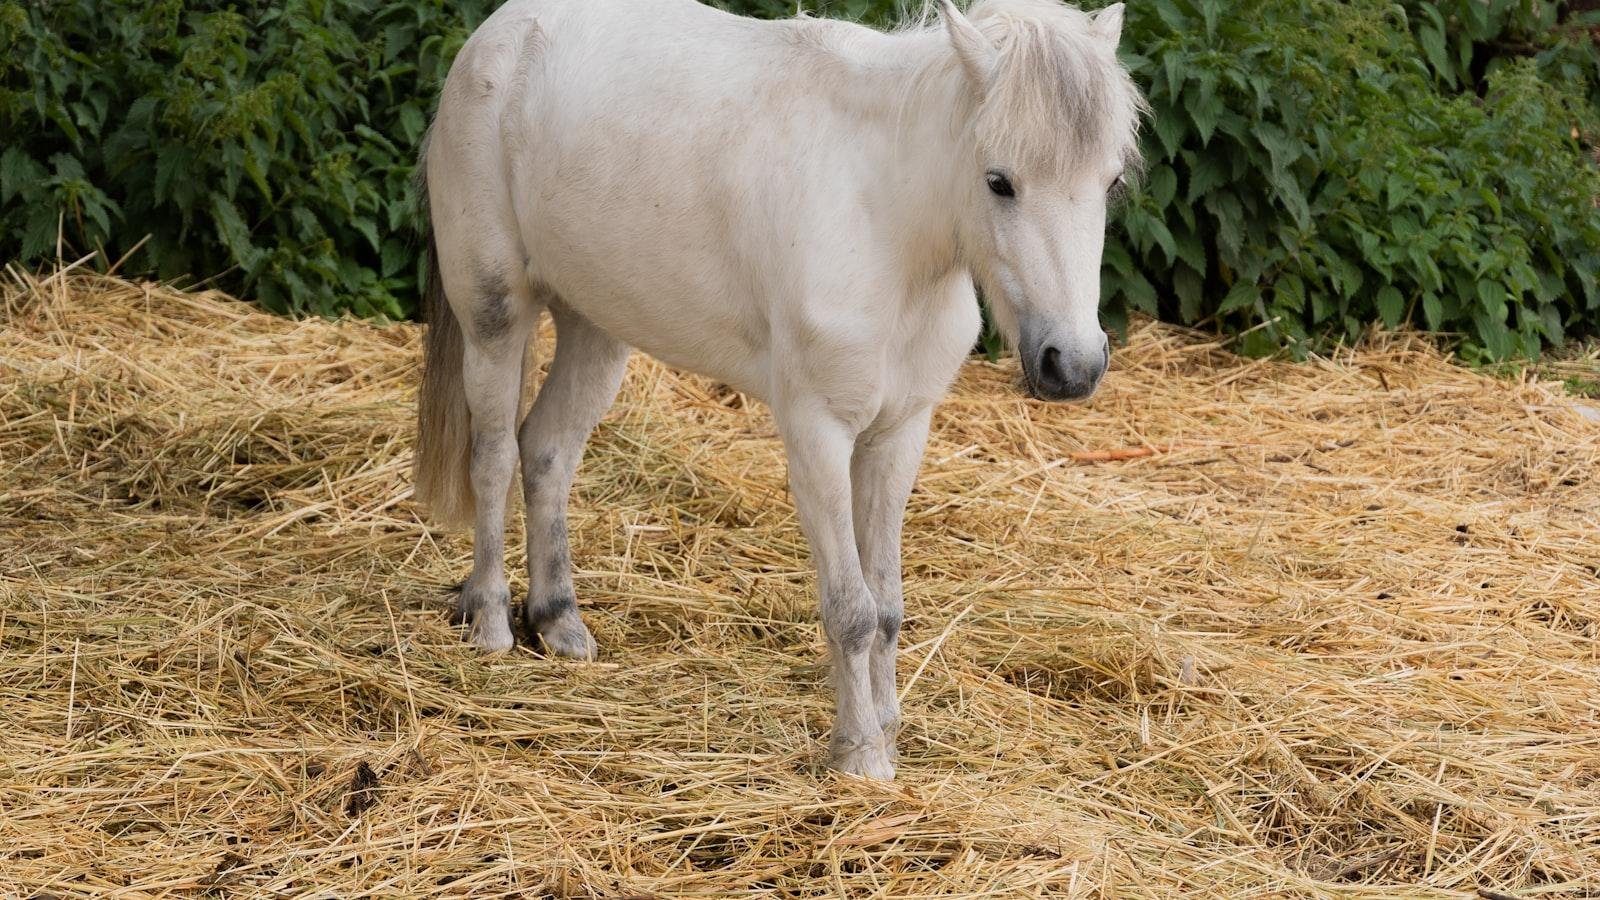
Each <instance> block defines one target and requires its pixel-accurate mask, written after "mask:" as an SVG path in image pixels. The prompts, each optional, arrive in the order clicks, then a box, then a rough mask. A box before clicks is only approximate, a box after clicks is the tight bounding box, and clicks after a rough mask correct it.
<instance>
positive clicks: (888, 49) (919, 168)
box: [807, 21, 981, 284]
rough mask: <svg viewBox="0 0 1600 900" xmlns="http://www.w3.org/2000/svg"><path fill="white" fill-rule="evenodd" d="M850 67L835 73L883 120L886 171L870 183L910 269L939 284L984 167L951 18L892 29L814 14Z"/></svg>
mask: <svg viewBox="0 0 1600 900" xmlns="http://www.w3.org/2000/svg"><path fill="white" fill-rule="evenodd" d="M807 24H810V25H814V26H820V27H819V30H818V35H817V36H818V37H820V38H822V40H821V43H822V44H823V46H825V47H826V48H827V50H828V55H829V56H830V57H832V59H833V61H834V62H835V63H836V64H838V65H839V66H840V67H841V70H842V71H841V72H840V73H839V74H840V76H841V77H838V78H830V79H827V80H828V81H832V82H833V83H834V84H835V85H836V86H837V87H838V88H839V89H841V90H846V91H849V92H850V103H851V105H852V106H853V107H855V108H857V109H860V110H861V111H862V113H863V115H864V118H865V119H866V122H865V123H864V124H866V125H867V127H870V128H877V129H880V130H881V133H880V134H879V136H878V137H879V138H880V139H879V140H877V141H874V142H872V144H873V145H874V146H876V147H878V148H879V150H878V152H879V153H881V154H882V156H881V158H877V159H874V160H873V164H874V165H876V166H878V167H879V170H880V171H881V176H880V177H877V178H875V179H874V181H873V184H872V186H871V187H870V188H869V190H871V191H874V192H875V193H876V196H873V197H872V198H871V202H872V205H873V208H874V209H876V210H878V211H879V212H880V213H881V214H883V215H884V216H885V217H886V218H887V219H888V221H889V223H890V224H891V227H892V230H893V234H894V241H895V243H896V244H897V245H898V246H897V249H898V251H899V252H900V254H901V256H902V259H903V261H904V262H905V264H906V265H907V267H908V270H909V274H910V275H911V277H912V279H913V280H914V281H916V282H919V283H923V284H931V283H934V282H937V281H940V280H942V279H944V278H945V277H947V276H948V275H949V274H950V273H951V272H952V271H954V270H956V269H962V268H966V267H967V266H966V261H965V260H963V259H962V257H961V241H960V215H961V211H962V210H963V209H965V208H966V206H967V205H968V204H969V203H970V201H971V198H972V194H971V192H972V190H973V185H975V184H980V185H981V180H980V173H978V172H975V171H973V159H974V152H973V149H972V145H971V140H972V137H971V130H970V122H971V119H972V116H973V115H974V114H975V112H976V109H975V107H976V104H977V99H976V96H975V95H974V93H973V90H972V87H971V84H970V83H969V82H968V81H967V78H966V75H965V74H964V72H963V71H962V69H961V67H960V65H959V63H958V62H957V61H956V58H955V56H954V54H953V52H952V50H951V47H950V42H949V39H948V38H947V37H946V36H945V34H944V31H943V29H942V28H930V29H917V30H912V31H904V32H899V33H891V34H883V33H879V32H874V31H870V30H868V29H864V28H859V27H857V26H848V25H845V24H844V23H839V22H826V23H825V22H821V21H812V22H809V23H807Z"/></svg>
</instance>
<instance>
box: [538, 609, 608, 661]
mask: <svg viewBox="0 0 1600 900" xmlns="http://www.w3.org/2000/svg"><path fill="white" fill-rule="evenodd" d="M533 639H534V643H535V645H540V644H542V645H543V646H544V648H545V649H546V650H547V651H549V652H550V653H552V654H554V655H556V656H561V657H565V658H567V659H582V660H589V661H593V660H595V659H597V658H599V656H600V648H599V647H598V646H597V645H596V644H595V642H594V635H592V634H590V633H589V628H588V626H586V625H584V624H583V619H581V618H579V617H578V614H577V613H576V612H569V613H566V614H564V615H561V616H557V617H556V618H554V619H551V620H549V621H547V622H541V623H540V624H539V625H538V626H536V627H535V628H534V629H533Z"/></svg>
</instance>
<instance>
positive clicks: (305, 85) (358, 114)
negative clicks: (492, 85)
mask: <svg viewBox="0 0 1600 900" xmlns="http://www.w3.org/2000/svg"><path fill="white" fill-rule="evenodd" d="M492 5H493V4H492V3H490V2H487V0H480V2H475V0H467V2H459V3H458V2H450V3H446V2H445V0H411V2H407V3H379V2H376V0H287V2H284V3H267V2H260V0H258V2H244V3H238V2H234V3H223V2H180V0H156V2H153V3H151V2H144V0H140V2H133V0H46V2H33V3H27V4H22V3H17V2H6V0H0V48H3V52H0V134H5V135H6V141H5V146H4V149H3V150H0V258H18V259H21V260H23V261H24V262H27V263H34V262H38V261H41V260H43V259H47V258H50V257H53V255H54V252H55V245H56V240H57V230H58V223H59V225H60V230H61V232H62V237H63V238H64V240H65V242H66V244H67V245H68V246H69V247H70V248H72V249H73V251H74V252H86V251H89V250H95V249H100V250H103V251H104V253H103V257H104V258H107V259H115V258H117V257H120V256H122V255H123V254H126V253H129V252H130V251H134V252H133V254H132V256H131V258H130V259H129V260H128V261H127V263H126V268H127V269H129V270H130V271H154V272H155V273H157V274H158V275H160V276H161V277H163V278H168V279H172V278H181V277H186V276H193V275H198V276H207V277H212V276H217V277H218V280H219V281H220V283H222V284H224V285H226V286H228V287H230V288H231V289H233V290H237V291H240V292H242V293H245V294H247V295H249V296H253V297H255V298H257V299H259V300H260V301H261V302H262V303H263V304H264V305H265V306H267V307H268V308H270V309H274V310H279V311H285V312H296V313H321V314H332V313H336V312H340V311H346V310H348V311H352V312H355V313H356V314H358V315H366V316H374V315H381V316H390V317H401V316H404V315H406V314H408V313H409V312H410V311H411V310H412V309H413V307H414V298H415V297H416V295H417V288H416V284H417V270H418V264H417V257H418V254H417V252H416V245H415V239H414V237H413V230H412V228H411V224H412V223H411V216H412V214H413V213H412V211H413V200H412V197H411V196H410V193H409V178H410V173H411V168H412V165H413V163H414V161H415V159H416V150H417V145H418V142H419V141H420V139H421V137H422V134H423V132H424V130H425V128H426V126H427V120H428V115H429V113H430V111H431V108H432V104H433V94H434V93H435V91H436V85H437V84H438V83H439V82H440V81H441V80H442V78H443V75H444V72H445V71H446V69H447V67H448V66H449V63H450V60H451V58H452V57H453V55H454V53H455V50H456V49H457V48H458V47H459V45H460V43H461V41H462V40H464V39H465V37H466V35H467V33H468V32H469V30H470V27H471V25H473V24H475V23H476V21H478V20H480V19H481V18H482V17H483V16H484V15H486V14H487V11H488V9H489V8H490V7H491V6H492ZM147 236H148V240H146V237H147ZM141 242H143V243H142V244H141ZM135 248H137V249H136V250H135Z"/></svg>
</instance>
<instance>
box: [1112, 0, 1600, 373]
mask: <svg viewBox="0 0 1600 900" xmlns="http://www.w3.org/2000/svg"><path fill="white" fill-rule="evenodd" d="M1413 5H1414V6H1415V7H1418V8H1426V13H1425V14H1423V15H1421V17H1420V18H1419V17H1418V16H1417V15H1408V14H1407V10H1406V8H1405V7H1403V6H1400V5H1395V4H1391V3H1386V2H1380V0H1354V2H1338V0H1293V2H1288V0H1243V2H1223V0H1148V2H1145V3H1137V4H1130V6H1129V26H1128V27H1129V34H1130V40H1128V41H1126V42H1125V45H1124V46H1125V48H1126V47H1131V48H1133V52H1131V53H1129V54H1128V57H1127V58H1128V61H1129V64H1130V66H1131V68H1132V69H1133V71H1134V72H1135V73H1136V76H1137V77H1138V78H1139V80H1140V81H1141V83H1142V84H1144V85H1145V87H1146V88H1147V91H1148V95H1149V98H1150V101H1151V105H1152V107H1153V108H1154V115H1153V121H1152V122H1151V125H1152V127H1151V129H1150V140H1149V141H1148V142H1147V149H1148V155H1149V157H1150V159H1151V165H1150V168H1149V170H1148V172H1147V175H1146V177H1145V178H1144V180H1143V183H1142V185H1141V188H1140V190H1138V191H1136V192H1135V193H1134V194H1133V196H1132V197H1131V199H1130V202H1129V203H1128V205H1127V206H1126V208H1125V209H1124V210H1123V211H1122V215H1121V225H1122V228H1121V230H1120V232H1119V233H1117V234H1116V235H1115V237H1114V239H1113V240H1111V241H1110V242H1109V244H1110V246H1108V249H1107V266H1106V276H1105V282H1106V289H1107V290H1106V294H1107V301H1108V303H1107V311H1108V313H1109V314H1110V315H1112V316H1113V317H1115V316H1118V315H1122V314H1125V311H1126V310H1128V309H1137V310H1141V311H1144V312H1148V313H1152V314H1159V315H1162V316H1164V317H1166V318H1170V319H1175V320H1177V321H1180V322H1185V323H1197V322H1202V321H1210V322H1212V323H1215V324H1216V325H1217V326H1219V327H1220V328H1221V329H1222V330H1224V331H1231V332H1243V333H1245V334H1246V339H1245V340H1244V341H1243V344H1244V347H1245V349H1247V350H1255V351H1267V350H1271V349H1274V348H1277V347H1279V346H1288V347H1289V348H1290V349H1292V350H1294V351H1296V352H1303V351H1304V350H1305V349H1306V348H1307V347H1308V346H1310V345H1314V344H1318V343H1323V342H1327V341H1329V340H1339V339H1346V338H1354V337H1356V336H1357V335H1358V334H1359V333H1360V332H1361V331H1362V329H1363V328H1364V327H1365V326H1366V324H1367V323H1370V322H1381V323H1382V324H1384V325H1387V326H1394V325H1396V324H1399V323H1401V322H1404V321H1410V322H1412V323H1414V324H1416V325H1419V326H1422V327H1426V328H1429V329H1432V330H1444V331H1453V332H1460V333H1461V334H1462V335H1463V337H1464V338H1465V347H1466V349H1467V350H1468V351H1469V353H1472V354H1486V355H1488V356H1489V357H1493V358H1499V357H1504V356H1506V355H1509V354H1513V353H1528V354H1532V353H1537V352H1538V350H1539V348H1540V346H1541V342H1543V341H1549V342H1557V341H1560V340H1562V339H1563V337H1564V336H1565V335H1566V334H1567V333H1568V332H1569V331H1593V330H1595V328H1596V326H1597V325H1600V289H1597V285H1596V275H1597V269H1600V214H1597V213H1596V210H1595V208H1594V203H1595V200H1596V198H1597V197H1600V173H1597V171H1596V169H1595V167H1594V166H1593V165H1592V164H1591V163H1590V161H1589V160H1588V159H1587V158H1586V156H1585V150H1584V147H1583V146H1582V144H1581V143H1580V140H1579V135H1580V132H1581V131H1582V130H1586V129H1590V128H1592V127H1593V123H1594V121H1595V115H1594V113H1595V110H1594V108H1593V106H1592V105H1590V104H1589V103H1588V102H1587V100H1586V95H1588V94H1590V93H1592V92H1593V91H1594V89H1595V88H1596V87H1597V86H1600V69H1597V68H1596V66H1597V64H1600V54H1597V53H1596V51H1595V49H1594V47H1593V45H1592V44H1590V43H1587V42H1588V40H1589V35H1588V34H1587V33H1586V32H1582V31H1581V30H1579V29H1580V28H1581V23H1573V25H1572V28H1571V29H1569V32H1566V33H1556V32H1555V31H1554V30H1553V29H1547V30H1546V31H1545V32H1543V33H1542V34H1540V35H1538V36H1537V37H1538V39H1537V40H1535V35H1534V34H1533V33H1531V32H1529V31H1528V29H1529V28H1532V27H1535V26H1541V25H1552V26H1553V20H1552V21H1551V22H1549V23H1543V22H1538V21H1534V20H1532V19H1530V18H1529V17H1528V16H1523V17H1521V18H1519V17H1518V16H1516V15H1512V13H1513V12H1514V11H1515V9H1521V8H1522V6H1519V5H1517V4H1513V3H1508V2H1506V0H1461V2H1460V3H1459V4H1455V5H1456V6H1459V7H1460V8H1461V9H1462V10H1480V9H1481V10H1483V11H1484V17H1485V19H1484V22H1482V23H1478V22H1476V20H1473V22H1472V23H1468V24H1471V25H1472V28H1470V29H1469V28H1466V27H1465V26H1464V25H1463V22H1462V19H1461V18H1460V16H1458V15H1455V14H1450V15H1448V16H1447V15H1443V14H1441V13H1440V11H1439V10H1438V9H1435V6H1436V5H1435V4H1431V3H1428V4H1423V3H1417V4H1413ZM1449 5H1450V4H1445V6H1449ZM1524 5H1526V4H1524ZM1539 6H1540V7H1544V8H1547V7H1548V4H1539ZM1529 8H1532V7H1529ZM1412 12H1413V13H1417V10H1412ZM1530 15H1531V14H1530ZM1412 27H1415V28H1416V29H1417V30H1416V32H1415V33H1413V31H1412V30H1411V29H1412ZM1517 28H1521V29H1523V30H1522V31H1521V32H1517V31H1516V29H1517ZM1473 29H1476V30H1473ZM1508 34H1510V35H1512V36H1513V37H1515V39H1517V40H1520V41H1522V42H1523V43H1524V44H1525V47H1523V48H1521V49H1524V50H1525V51H1526V52H1525V53H1523V54H1520V55H1515V56H1512V57H1505V58H1500V59H1491V57H1492V55H1493V54H1492V52H1491V51H1492V50H1493V49H1494V48H1493V47H1488V46H1487V45H1488V44H1489V43H1491V42H1493V41H1498V40H1500V39H1501V38H1502V37H1505V36H1507V35H1508ZM1585 67H1587V68H1585ZM1480 92H1481V96H1480ZM1591 136H1592V133H1591Z"/></svg>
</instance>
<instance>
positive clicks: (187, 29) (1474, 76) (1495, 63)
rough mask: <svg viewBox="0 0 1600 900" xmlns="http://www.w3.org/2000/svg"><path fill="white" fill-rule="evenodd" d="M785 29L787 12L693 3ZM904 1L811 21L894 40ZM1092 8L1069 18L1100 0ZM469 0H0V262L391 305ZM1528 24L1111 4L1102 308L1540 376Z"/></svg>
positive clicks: (1577, 118) (1262, 7) (1574, 306)
mask: <svg viewBox="0 0 1600 900" xmlns="http://www.w3.org/2000/svg"><path fill="white" fill-rule="evenodd" d="M708 2H713V3H714V4H715V5H718V6H722V7H724V8H727V9H731V10H733V11H735V12H742V13H746V14H753V15H766V16H781V15H792V14H793V13H794V11H795V4H794V0H708ZM917 2H919V0H911V2H910V3H903V2H902V0H807V2H805V4H804V5H805V7H806V8H807V9H808V10H809V11H813V12H818V13H822V14H827V15H839V16H846V17H850V18H856V19H861V20H863V21H868V22H872V23H874V24H885V23H888V22H890V21H892V20H893V19H894V18H895V16H896V14H897V13H898V11H899V10H900V8H901V7H902V6H903V5H911V6H915V5H917ZM1099 2H1100V0H1091V3H1090V5H1099ZM495 3H496V0H462V2H454V0H452V2H450V3H448V4H447V3H446V2H445V0H406V2H403V3H379V2H377V0H286V2H283V3H267V2H266V0H232V2H229V0H194V2H184V0H155V2H153V3H144V2H138V3H136V2H134V0H30V2H23V0H0V134H5V135H7V140H6V142H5V145H4V147H3V149H0V258H9V257H19V258H21V259H22V260H24V261H25V262H32V261H37V260H39V259H40V258H42V257H44V256H46V255H48V254H50V253H52V252H53V246H54V242H55V238H56V232H57V224H58V216H59V217H60V224H61V226H62V231H63V233H64V236H65V238H66V241H67V243H68V244H69V245H70V246H71V247H73V248H76V249H78V250H87V249H94V248H97V247H104V248H105V249H106V250H107V255H108V256H109V257H111V258H116V257H118V256H120V255H122V254H124V253H127V252H128V251H129V250H130V248H133V247H135V246H136V245H137V244H138V242H139V241H140V240H141V239H142V238H144V237H145V235H146V234H149V235H150V236H151V237H150V240H149V242H148V243H147V244H145V245H144V246H143V247H141V248H140V249H139V250H138V252H137V253H136V254H134V256H133V258H132V259H131V260H130V261H129V263H128V267H129V268H131V269H151V270H155V271H156V272H158V273H159V274H160V275H162V276H163V277H169V278H171V277H178V276H182V275H185V274H188V273H197V274H202V275H218V274H220V275H221V281H222V283H223V284H225V285H226V286H228V287H230V288H232V289H234V290H237V291H241V292H243V293H246V294H249V295H252V296H256V297H258V298H260V299H261V300H262V301H263V302H264V303H265V304H266V305H267V306H269V307H270V308H273V309H279V310H289V311H294V312H316V313H331V312H336V311H339V310H344V309H349V310H353V311H355V312H357V313H359V314H363V315H372V314H382V315H389V316H401V315H405V314H408V313H410V312H411V311H412V310H413V309H414V299H415V296H416V284H417V265H416V262H415V256H416V254H415V252H414V250H415V247H414V244H413V242H412V241H411V240H410V238H409V237H408V235H407V229H406V224H407V220H408V218H409V216H410V214H411V209H412V198H411V197H410V195H409V186H408V181H407V176H408V174H409V172H410V168H411V166H412V163H413V160H414V158H415V153H416V146H417V143H418V140H419V138H420V136H421V134H422V132H423V129H424V127H425V124H426V121H427V115H428V113H429V111H430V110H431V107H432V104H433V103H434V98H435V95H436V93H437V90H438V86H439V84H440V82H441V81H442V78H443V75H444V73H445V71H446V70H447V67H448V63H449V60H450V59H451V57H452V55H453V53H454V51H455V50H456V49H457V48H458V47H459V45H460V42H461V41H462V40H463V39H464V38H465V36H466V35H467V34H468V33H469V32H470V29H471V27H472V26H473V25H475V24H476V23H477V22H478V21H480V20H481V19H482V17H483V16H484V15H486V14H487V12H488V10H489V9H490V8H492V7H493V6H494V5H495ZM1573 8H1574V6H1573V4H1568V3H1553V4H1552V3H1546V2H1537V0H1445V2H1440V3H1432V2H1424V0H1400V2H1390V0H1349V2H1340V0H1304V2H1302V0H1233V2H1228V0H1138V2H1134V3H1130V4H1129V7H1128V20H1127V25H1126V29H1125V32H1124V40H1123V48H1124V51H1125V58H1126V59H1127V61H1128V63H1129V66H1130V68H1131V69H1132V70H1133V72H1134V73H1135V76H1136V78H1137V79H1138V80H1139V81H1140V83H1141V85H1142V86H1143V87H1145V89H1146V91H1147V93H1148V95H1149V98H1150V100H1151V103H1152V106H1153V109H1154V115H1153V117H1152V121H1151V122H1150V127H1149V128H1148V129H1147V131H1146V144H1147V148H1146V149H1147V156H1148V157H1149V159H1150V163H1151V164H1150V167H1149V169H1148V171H1147V173H1146V175H1145V177H1144V178H1143V180H1142V182H1141V183H1140V184H1139V185H1138V188H1137V189H1136V190H1135V191H1133V192H1132V193H1131V195H1130V197H1129V200H1128V201H1127V202H1126V203H1125V205H1123V206H1122V207H1121V208H1120V209H1119V210H1118V213H1117V220H1116V222H1115V223H1114V226H1113V229H1112V234H1111V235H1110V239H1109V240H1108V242H1107V248H1106V266H1105V274H1104V278H1105V291H1104V297H1105V311H1106V314H1107V317H1108V318H1109V319H1110V320H1111V321H1112V322H1113V323H1114V324H1115V323H1116V322H1117V321H1118V320H1120V319H1122V318H1124V317H1125V316H1126V315H1127V314H1128V313H1129V312H1130V311H1133V310H1139V311H1143V312H1147V313H1152V314H1157V315H1160V316H1162V317H1165V318H1168V319H1172V320H1176V321H1180V322H1185V323H1191V324H1194V323H1210V324H1212V325H1213V326H1214V327H1216V328H1218V329H1220V330H1224V331H1232V332H1239V333H1242V334H1243V335H1244V337H1243V339H1242V341H1241V345H1242V346H1243V348H1244V349H1246V350H1252V351H1262V352H1265V351H1271V350H1274V349H1276V348H1279V347H1288V348H1289V349H1291V350H1292V351H1295V352H1303V351H1304V350H1306V349H1307V348H1309V347H1311V346H1314V345H1315V344H1317V343H1319V342H1324V341H1329V340H1341V339H1346V338H1350V337H1353V336H1355V335H1356V334H1358V333H1359V332H1360V331H1361V330H1362V329H1363V328H1364V327H1366V326H1367V325H1368V324H1369V323H1372V322H1380V323H1382V324H1385V325H1395V324H1398V323H1401V322H1406V321H1410V322H1412V323H1413V324H1416V325H1419V326H1423V327H1428V328H1433V329H1439V330H1448V331H1456V332H1460V333H1462V335H1463V336H1464V338H1465V340H1466V348H1467V349H1468V352H1470V353H1473V354H1482V355H1486V356H1490V357H1501V356H1505V355H1507V354H1514V353H1534V352H1537V350H1538V349H1539V347H1540V345H1541V343H1542V342H1554V341H1559V340H1561V339H1562V338H1563V336H1565V335H1568V334H1572V333H1576V332H1591V331H1594V330H1596V329H1597V327H1600V289H1597V285H1596V278H1597V270H1600V257H1597V253H1600V213H1597V212H1596V211H1595V208H1594V199H1595V198H1596V197H1597V196H1600V175H1597V173H1596V169H1595V167H1594V166H1593V165H1591V164H1590V163H1589V162H1588V161H1587V160H1586V158H1585V151H1586V147H1585V145H1584V142H1586V141H1588V142H1592V141H1593V139H1594V134H1595V131H1596V126H1595V123H1596V121H1597V118H1600V115H1597V110H1600V50H1597V49H1596V42H1595V40H1594V38H1593V33H1592V32H1591V31H1590V30H1588V29H1589V28H1590V27H1591V26H1593V25H1594V24H1596V23H1595V22H1594V21H1592V20H1595V19H1597V18H1600V16H1597V15H1596V14H1594V13H1588V14H1584V15H1575V14H1574V13H1573Z"/></svg>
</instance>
